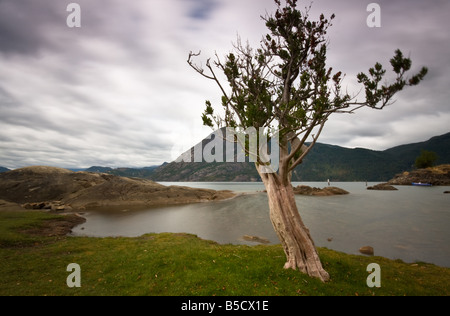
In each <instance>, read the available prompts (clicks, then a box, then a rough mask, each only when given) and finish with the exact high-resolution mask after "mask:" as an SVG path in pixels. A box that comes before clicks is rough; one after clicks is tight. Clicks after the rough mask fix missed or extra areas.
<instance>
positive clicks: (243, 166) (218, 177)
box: [149, 133, 450, 181]
mask: <svg viewBox="0 0 450 316" xmlns="http://www.w3.org/2000/svg"><path fill="white" fill-rule="evenodd" d="M214 139H215V138H214V137H211V136H209V137H207V138H206V139H205V140H203V141H202V142H201V143H199V144H197V145H196V146H194V147H192V148H191V150H190V151H187V152H186V153H184V154H183V155H182V156H181V157H183V156H184V157H186V155H187V156H188V157H189V155H192V153H193V152H194V148H201V149H202V150H203V149H204V148H205V146H206V145H207V144H208V143H209V142H211V141H213V140H214ZM225 143H226V141H225V140H223V149H225V147H226V144H225ZM421 150H429V151H434V152H436V153H437V154H438V156H439V160H438V161H437V162H436V163H437V164H445V163H450V133H448V134H445V135H441V136H436V137H433V138H431V139H430V140H428V141H424V142H419V143H413V144H407V145H401V146H397V147H393V148H390V149H387V150H384V151H375V150H370V149H364V148H354V149H350V148H345V147H340V146H334V145H328V144H322V143H317V144H316V145H315V147H314V148H313V150H312V151H311V152H310V153H309V154H308V156H307V157H306V158H305V160H304V162H303V163H302V164H301V165H300V166H298V167H297V168H296V169H295V170H294V172H293V175H292V181H326V180H327V179H330V180H331V181H387V180H389V179H391V178H392V177H394V176H395V175H396V174H398V173H400V172H403V171H405V170H411V169H412V168H413V165H414V161H415V159H416V158H417V157H418V156H419V155H420V151H421ZM224 152H225V150H224ZM181 157H180V158H181ZM178 160H180V159H178ZM186 160H187V161H189V159H185V161H186ZM247 161H248V158H247ZM149 178H150V179H152V180H154V181H260V178H259V175H258V173H257V172H256V169H255V167H254V164H253V163H249V162H246V163H237V162H234V163H224V162H212V163H207V162H205V161H204V160H203V161H202V162H171V163H169V164H165V165H163V166H160V167H158V168H156V169H154V170H153V171H152V172H151V175H149Z"/></svg>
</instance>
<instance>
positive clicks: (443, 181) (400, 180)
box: [388, 165, 450, 186]
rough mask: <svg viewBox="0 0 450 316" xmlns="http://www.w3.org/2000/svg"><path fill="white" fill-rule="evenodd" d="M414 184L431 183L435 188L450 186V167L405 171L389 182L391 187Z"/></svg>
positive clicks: (441, 166)
mask: <svg viewBox="0 0 450 316" xmlns="http://www.w3.org/2000/svg"><path fill="white" fill-rule="evenodd" d="M413 183H429V184H431V185H434V186H448V185H450V165H440V166H436V167H431V168H426V169H417V170H413V171H409V172H408V171H405V172H403V173H400V174H398V175H396V176H395V177H394V178H393V179H392V180H390V181H389V182H388V184H390V185H412V184H413Z"/></svg>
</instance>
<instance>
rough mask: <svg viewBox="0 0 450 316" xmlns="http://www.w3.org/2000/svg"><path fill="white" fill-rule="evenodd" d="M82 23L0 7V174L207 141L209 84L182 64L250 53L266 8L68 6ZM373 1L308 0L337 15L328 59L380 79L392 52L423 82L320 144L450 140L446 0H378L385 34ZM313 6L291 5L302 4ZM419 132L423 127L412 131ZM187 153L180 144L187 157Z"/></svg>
mask: <svg viewBox="0 0 450 316" xmlns="http://www.w3.org/2000/svg"><path fill="white" fill-rule="evenodd" d="M76 2H77V3H79V4H80V6H81V9H82V11H81V18H82V27H81V28H79V29H77V28H73V29H71V28H68V27H67V25H66V18H67V15H68V12H66V6H67V3H62V2H60V1H54V0H41V1H31V0H0V68H1V69H2V71H1V72H0V165H4V166H6V167H10V168H15V167H20V166H25V165H31V164H47V165H54V166H60V167H77V166H79V167H89V166H90V165H95V164H96V165H108V166H140V167H143V166H148V165H153V164H159V163H162V162H164V161H168V160H172V159H174V158H176V157H177V156H178V155H179V154H180V153H181V152H183V149H187V148H185V147H189V146H191V145H193V144H195V143H196V142H198V141H200V140H201V139H202V138H203V137H205V136H207V135H208V134H209V132H210V130H209V129H207V128H204V127H202V126H201V119H200V115H201V113H202V111H203V107H204V101H205V100H206V99H209V100H211V101H213V102H214V103H215V104H216V105H218V104H220V91H219V89H218V88H217V87H216V86H215V84H214V83H212V82H209V81H208V80H206V79H204V78H202V77H201V76H199V75H198V74H196V73H195V72H194V71H193V70H192V69H191V68H189V67H188V65H187V63H186V59H187V54H188V53H189V51H191V50H193V51H198V50H202V57H201V58H200V60H201V61H203V63H204V62H205V59H206V58H207V57H212V56H213V55H214V52H215V51H217V52H218V54H219V55H224V54H225V53H227V52H228V51H229V50H231V49H232V45H231V43H232V42H233V41H235V40H236V35H237V34H238V33H239V35H240V36H241V37H242V39H243V40H246V39H248V40H249V41H250V43H251V44H252V45H258V44H259V41H260V39H261V37H262V36H263V35H264V33H265V32H266V29H265V26H264V23H263V21H261V19H260V15H265V12H266V11H267V12H269V13H270V12H272V11H273V9H274V5H273V1H272V0H264V1H261V0H246V1H241V0H214V1H209V0H168V1H156V0H151V1H149V0H136V1H131V2H124V1H121V0H109V1H89V0H78V1H76ZM370 2H372V1H360V0H345V1H331V0H316V1H314V3H313V6H312V9H311V12H310V15H311V18H317V17H318V15H319V14H320V13H321V12H324V13H325V14H326V15H328V16H329V15H331V14H332V13H336V19H335V20H334V23H333V24H334V26H333V27H332V28H331V29H330V32H329V36H330V46H329V58H328V62H329V64H330V66H333V67H334V69H336V70H338V69H339V70H342V71H343V72H344V73H346V74H347V81H346V85H347V87H348V89H349V90H350V91H353V92H354V93H357V92H358V91H359V88H358V87H356V86H355V79H354V78H355V76H356V74H357V73H358V72H359V71H367V69H368V68H369V67H371V66H373V64H374V63H375V62H376V61H380V62H382V63H383V64H384V65H385V67H386V68H387V69H388V70H389V58H391V57H392V55H393V53H394V50H395V49H397V48H400V49H402V50H403V51H404V53H405V54H411V58H412V60H413V68H414V69H415V70H417V69H419V68H420V67H421V66H422V65H426V66H428V67H429V69H430V72H429V75H428V76H427V78H426V80H425V81H424V82H423V83H422V84H421V85H420V86H418V87H415V88H413V89H407V90H405V91H404V92H402V93H400V94H399V95H398V97H397V102H396V103H395V104H394V105H392V106H391V107H389V108H387V109H386V110H384V111H370V110H362V111H360V112H359V113H357V114H355V115H337V116H335V117H334V118H332V119H331V120H330V122H329V124H328V125H327V126H326V127H325V130H324V132H323V134H322V138H321V139H320V141H321V142H328V143H332V144H337V145H343V146H351V147H367V148H373V149H385V148H388V147H391V146H395V145H399V144H402V143H406V142H413V141H421V140H426V139H427V138H429V137H431V136H434V135H438V134H443V133H446V132H448V122H449V119H450V109H449V104H448V100H449V99H450V92H449V89H448V87H449V86H450V76H448V74H447V73H448V70H449V69H448V68H449V67H450V57H449V56H450V51H449V50H450V48H449V46H448V42H449V39H450V38H449V37H450V35H448V32H447V30H448V29H449V26H450V25H449V24H450V22H449V20H448V19H447V17H446V15H447V13H448V12H449V11H450V3H448V1H444V0H435V1H432V2H424V1H418V0H413V1H406V0H398V1H386V0H382V1H381V0H380V1H378V3H379V4H380V6H381V18H382V27H381V28H379V29H372V28H369V27H367V25H366V18H367V16H368V14H369V13H368V12H367V11H366V7H367V5H368V4H369V3H370ZM305 5H309V2H301V3H300V6H305ZM418 126H420V128H418ZM183 147H184V148H183Z"/></svg>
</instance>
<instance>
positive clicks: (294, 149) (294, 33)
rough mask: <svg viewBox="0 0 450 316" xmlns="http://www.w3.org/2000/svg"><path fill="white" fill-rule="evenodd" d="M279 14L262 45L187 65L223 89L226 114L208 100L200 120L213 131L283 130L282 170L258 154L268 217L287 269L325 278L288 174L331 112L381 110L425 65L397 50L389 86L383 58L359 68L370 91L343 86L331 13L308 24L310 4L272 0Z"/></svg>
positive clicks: (270, 20)
mask: <svg viewBox="0 0 450 316" xmlns="http://www.w3.org/2000/svg"><path fill="white" fill-rule="evenodd" d="M275 4H276V6H277V10H276V12H275V14H274V15H266V16H263V17H262V19H263V20H264V21H265V24H266V26H267V29H268V30H269V32H268V34H267V35H265V36H264V37H263V38H262V40H261V46H260V47H259V48H257V49H253V48H251V47H249V45H248V44H247V45H243V44H242V43H241V41H240V39H239V38H238V41H237V43H236V44H234V45H233V46H234V49H233V50H232V52H230V53H229V54H228V55H226V56H225V58H224V60H223V61H222V60H221V59H220V58H219V56H218V55H217V54H216V56H215V58H214V60H213V61H211V59H208V60H207V62H206V69H204V68H203V67H202V66H201V65H199V64H198V63H195V62H194V60H193V59H194V58H195V57H197V56H199V55H200V53H198V54H196V53H192V52H191V53H190V54H189V57H188V63H189V65H190V66H191V67H192V68H194V69H195V70H196V71H197V72H198V73H199V74H201V75H202V76H204V77H206V78H208V79H210V80H213V81H215V82H216V83H217V85H218V86H219V88H220V90H221V93H222V107H223V109H222V111H220V113H219V114H218V113H216V111H215V109H214V108H213V106H212V104H211V102H209V101H206V110H205V112H204V113H203V116H202V118H203V123H204V124H205V125H208V126H211V127H213V128H221V127H224V126H227V127H233V128H241V129H247V128H251V127H253V128H256V129H261V128H263V129H265V131H266V133H267V134H268V135H269V137H270V136H271V135H273V133H275V132H276V133H278V139H279V156H280V157H279V158H280V163H279V169H278V170H277V171H276V172H272V173H267V171H266V170H265V167H266V165H267V163H265V162H267V160H266V157H262V156H260V155H259V153H258V159H257V161H256V163H255V165H256V169H257V170H258V173H259V174H260V176H261V178H262V180H263V182H264V185H265V188H266V190H267V196H268V199H269V207H270V219H271V221H272V224H273V227H274V229H275V231H276V233H277V235H278V237H279V239H280V241H281V244H282V246H283V249H284V252H285V254H286V258H287V261H286V264H285V265H284V268H286V269H289V268H291V269H299V270H300V271H302V272H304V273H307V274H308V275H310V276H313V277H317V278H319V279H320V280H322V281H327V280H329V274H328V273H327V272H326V271H325V270H324V269H323V267H322V264H321V262H320V259H319V256H318V253H317V250H316V248H315V245H314V242H313V240H312V238H311V236H310V233H309V230H308V228H307V227H306V226H305V224H304V223H303V221H302V219H301V217H300V214H299V211H298V209H297V205H296V203H295V198H294V192H293V188H292V185H291V172H292V171H293V170H294V168H295V167H297V166H298V165H299V164H301V163H302V161H303V159H304V158H305V156H306V155H307V154H308V153H309V152H310V151H311V149H312V148H313V146H314V145H315V143H316V141H317V139H318V138H319V135H320V134H321V132H322V130H323V127H324V125H325V123H326V122H327V120H328V118H329V117H330V115H332V114H334V113H354V112H355V111H356V110H358V109H360V108H362V107H370V108H373V109H377V110H381V109H383V108H385V107H386V106H387V105H389V104H391V103H392V102H391V101H392V97H393V96H394V95H395V94H396V93H397V92H399V91H401V90H402V89H403V88H405V87H406V86H414V85H417V84H419V82H420V81H422V80H423V78H424V77H425V75H426V74H427V68H422V69H421V71H420V72H419V73H418V74H416V75H413V76H411V77H409V78H406V76H405V73H406V72H407V71H408V70H409V69H410V68H411V60H410V59H409V58H405V57H403V54H402V52H401V51H400V50H397V51H396V52H395V55H394V57H393V58H392V59H391V60H390V62H391V65H392V67H393V71H394V73H395V75H396V76H395V79H394V80H393V82H391V83H382V80H383V77H384V75H385V73H386V71H385V70H384V69H383V66H382V65H381V64H380V63H376V64H375V66H374V67H373V68H370V69H369V72H368V74H365V73H360V74H358V76H357V79H358V82H359V83H360V84H361V85H362V87H363V89H364V91H365V96H364V97H363V98H364V100H363V101H358V100H357V96H352V95H349V94H348V93H346V92H344V91H343V90H342V86H341V85H342V82H343V79H344V75H343V74H342V72H341V71H337V72H335V71H333V69H332V68H327V66H326V55H327V44H328V43H327V38H326V33H327V30H328V28H329V27H330V26H331V21H332V20H333V19H334V17H335V16H334V14H333V15H332V16H331V17H330V18H329V19H326V18H325V17H324V15H323V14H322V15H320V17H319V20H317V21H311V20H310V17H309V11H310V8H307V9H306V10H305V11H304V12H302V11H300V10H298V9H297V0H285V3H284V4H283V5H282V4H281V1H280V0H275Z"/></svg>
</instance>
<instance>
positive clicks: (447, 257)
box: [73, 182, 450, 267]
mask: <svg viewBox="0 0 450 316" xmlns="http://www.w3.org/2000/svg"><path fill="white" fill-rule="evenodd" d="M162 184H165V185H172V184H175V185H185V186H190V187H196V188H208V189H216V190H232V191H236V192H240V193H248V194H244V195H242V196H239V197H237V198H234V199H231V200H227V201H219V202H209V203H198V204H190V205H183V206H166V207H158V208H151V209H146V210H142V209H141V210H133V209H124V208H120V209H111V208H108V209H105V210H96V211H87V212H86V214H85V215H84V216H85V217H86V218H87V222H86V223H84V224H82V225H80V226H78V227H76V228H74V230H73V234H74V235H77V236H95V237H115V236H126V237H135V236H140V235H143V234H146V233H161V232H174V233H177V232H186V233H191V234H195V235H198V236H199V237H201V238H204V239H209V240H214V241H217V242H219V243H232V244H246V245H255V243H252V242H248V241H245V240H243V239H242V236H244V235H254V236H260V237H264V238H267V239H268V240H270V241H271V243H279V241H278V238H277V236H276V234H275V232H274V230H273V227H272V224H271V222H270V219H269V207H268V201H267V196H266V194H265V193H262V192H260V191H262V190H264V185H263V184H262V183H162ZM298 184H299V183H293V185H298ZM302 184H306V185H309V186H316V187H324V186H326V185H327V184H326V183H302ZM373 184H375V183H369V184H368V185H369V186H370V185H373ZM332 185H333V186H337V187H340V188H342V189H345V190H347V191H349V192H350V194H349V195H344V196H330V197H309V196H296V201H297V205H298V208H299V212H300V214H301V216H302V218H303V220H304V222H305V224H306V225H307V226H308V227H309V229H310V232H311V235H312V237H313V239H314V242H315V244H316V246H319V247H327V248H330V249H334V250H338V251H342V252H346V253H350V254H359V251H358V250H359V248H360V247H362V246H372V247H373V248H374V249H375V255H377V256H383V257H387V258H391V259H402V260H403V261H405V262H415V261H425V262H430V263H434V264H437V265H440V266H445V267H450V230H449V224H450V195H449V194H444V193H443V192H444V191H448V190H450V187H412V186H398V187H397V188H398V189H399V191H369V190H367V189H366V183H348V182H343V183H332ZM329 239H331V241H329Z"/></svg>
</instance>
